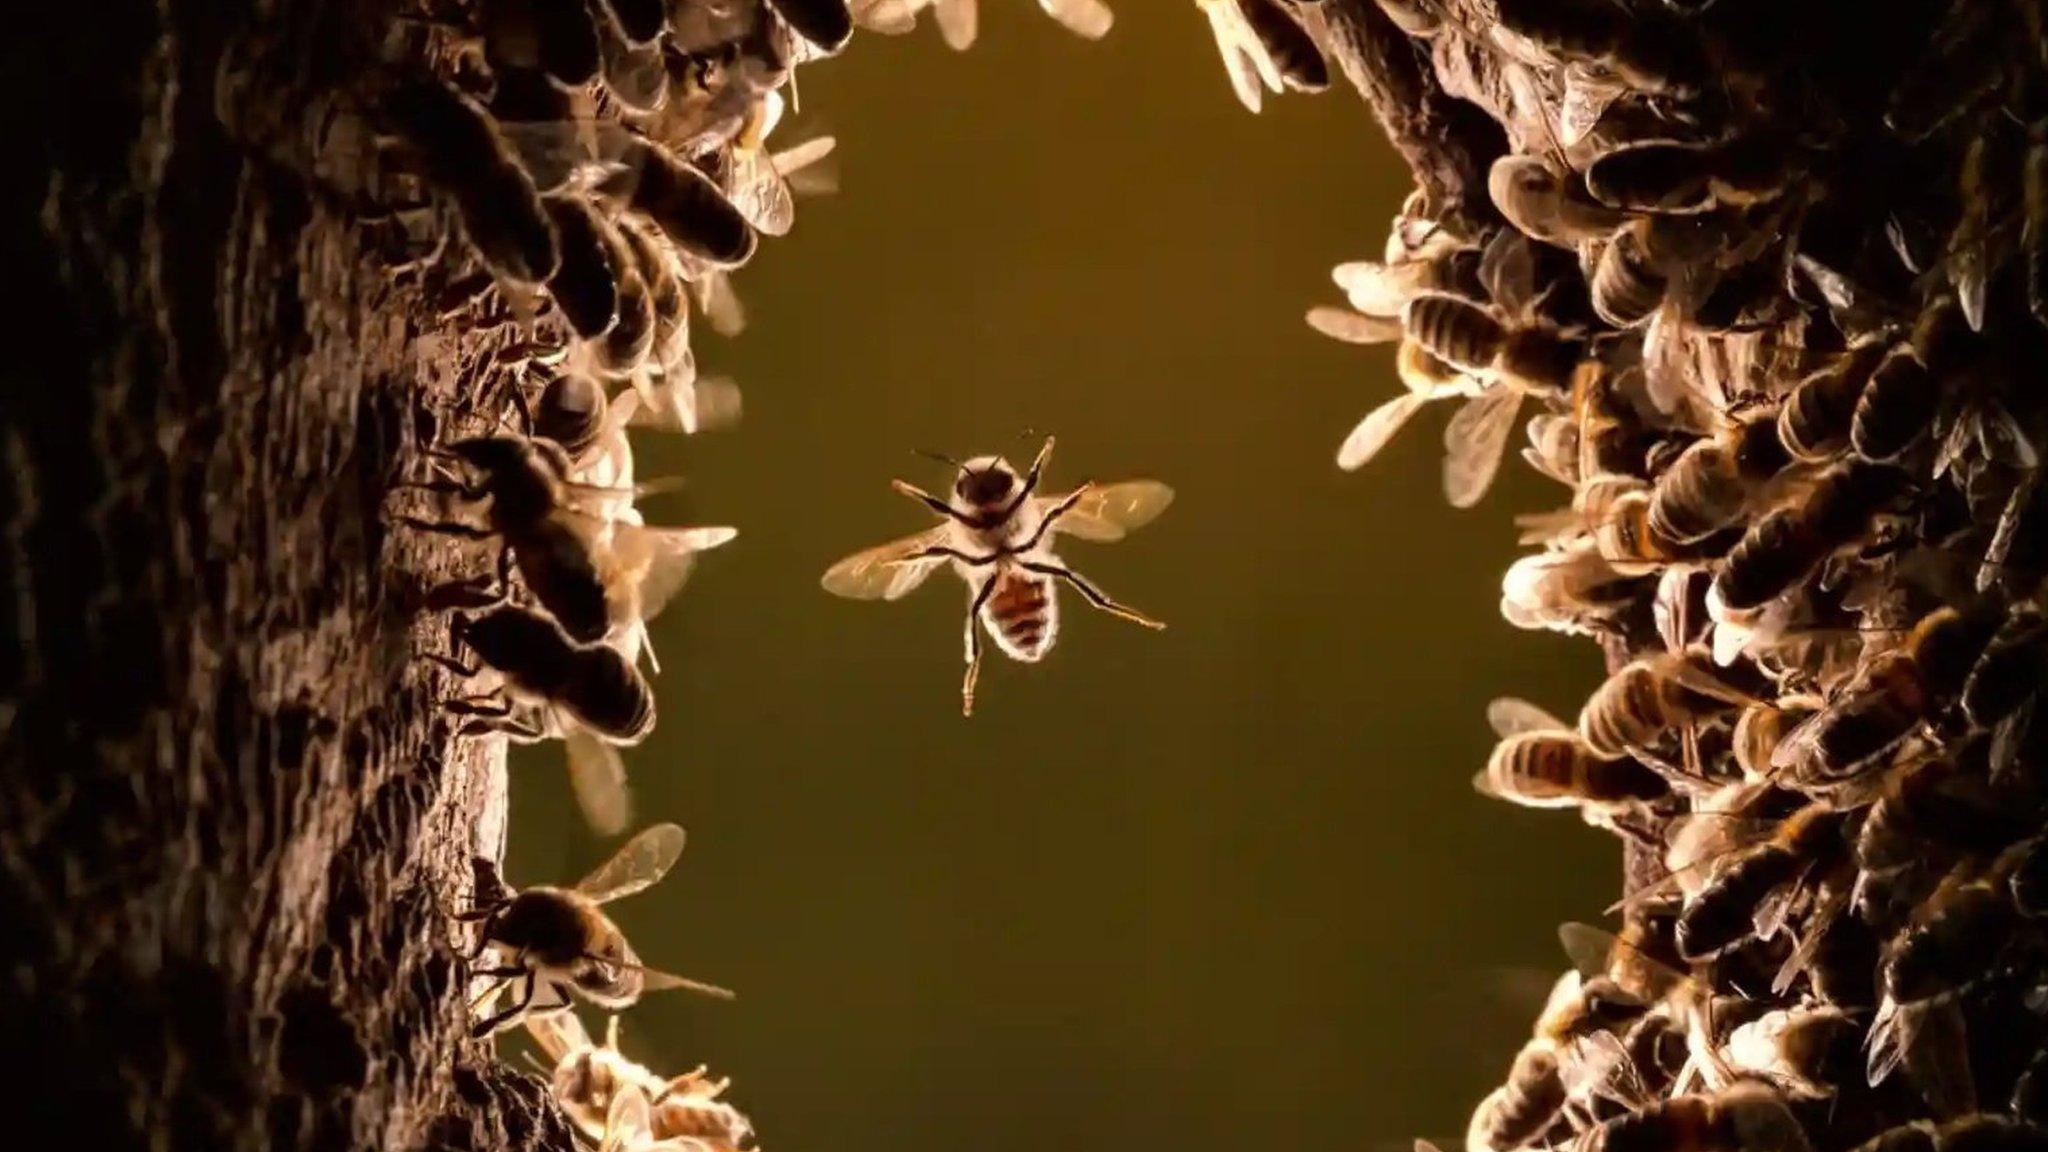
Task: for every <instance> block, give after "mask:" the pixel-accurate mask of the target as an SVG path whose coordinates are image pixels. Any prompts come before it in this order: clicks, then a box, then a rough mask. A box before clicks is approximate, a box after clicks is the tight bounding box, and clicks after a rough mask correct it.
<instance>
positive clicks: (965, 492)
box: [953, 456, 1017, 508]
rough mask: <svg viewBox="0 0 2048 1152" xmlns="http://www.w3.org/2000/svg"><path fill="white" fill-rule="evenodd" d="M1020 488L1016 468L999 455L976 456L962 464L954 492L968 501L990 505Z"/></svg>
mask: <svg viewBox="0 0 2048 1152" xmlns="http://www.w3.org/2000/svg"><path fill="white" fill-rule="evenodd" d="M1016 490H1017V470H1016V469H1014V468H1012V467H1010V462H1009V461H1008V460H1005V459H1003V458H1002V457H1000V456H977V457H975V458H974V459H972V460H969V461H968V462H967V463H965V464H962V465H961V466H960V478H959V479H958V480H956V481H954V483H953V492H954V494H955V495H957V496H958V497H960V499H961V500H962V501H963V502H965V503H966V504H968V505H970V506H972V507H975V508H987V507H990V506H991V505H996V504H1001V503H1003V502H1004V501H1006V500H1008V499H1009V498H1010V495H1011V493H1013V492H1015V491H1016Z"/></svg>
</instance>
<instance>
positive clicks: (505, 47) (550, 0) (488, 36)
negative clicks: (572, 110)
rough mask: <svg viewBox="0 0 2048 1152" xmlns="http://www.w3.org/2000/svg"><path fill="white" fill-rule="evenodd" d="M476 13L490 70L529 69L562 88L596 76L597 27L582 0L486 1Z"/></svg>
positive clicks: (588, 81) (585, 82)
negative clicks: (480, 23)
mask: <svg viewBox="0 0 2048 1152" xmlns="http://www.w3.org/2000/svg"><path fill="white" fill-rule="evenodd" d="M481 12H482V18H483V47H484V56H485V59H487V60H489V61H490V62H491V65H492V70H493V71H494V72H511V71H516V70H521V69H524V70H528V71H534V72H538V73H541V74H544V75H546V76H548V77H549V78H551V79H553V80H554V81H556V82H558V83H560V84H561V85H563V86H564V87H568V88H578V87H581V86H583V85H585V84H588V83H590V81H591V80H593V79H595V78H596V76H597V70H598V52H599V50H598V42H597V26H596V24H595V23H594V22H593V21H592V19H591V14H590V9H589V8H587V7H586V6H585V5H584V4H583V3H582V0H488V2H487V3H485V4H484V5H483V6H482V9H481Z"/></svg>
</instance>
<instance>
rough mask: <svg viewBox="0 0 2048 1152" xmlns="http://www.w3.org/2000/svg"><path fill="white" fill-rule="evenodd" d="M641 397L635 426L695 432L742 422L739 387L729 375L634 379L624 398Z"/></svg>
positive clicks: (635, 413)
mask: <svg viewBox="0 0 2048 1152" xmlns="http://www.w3.org/2000/svg"><path fill="white" fill-rule="evenodd" d="M633 397H642V398H644V400H645V402H644V403H641V404H640V405H639V406H638V408H637V410H636V411H634V412H633V413H632V418H631V420H630V421H629V422H630V423H632V424H633V425H635V426H638V427H644V428H654V429H658V430H660V431H663V432H681V433H684V434H686V435H694V434H696V433H698V432H704V431H708V430H710V429H714V428H730V427H732V426H733V425H734V424H737V423H739V419H740V412H741V411H742V409H743V404H742V402H741V394H740V386H739V385H738V384H737V383H734V382H733V379H732V377H730V376H694V375H686V374H677V375H673V376H667V375H665V376H662V377H660V378H659V379H656V378H652V377H650V378H648V379H646V380H645V381H644V382H643V381H637V380H636V381H635V382H634V391H632V392H628V393H626V394H625V395H624V396H622V397H621V399H627V398H633Z"/></svg>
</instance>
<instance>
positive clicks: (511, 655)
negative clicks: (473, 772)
mask: <svg viewBox="0 0 2048 1152" xmlns="http://www.w3.org/2000/svg"><path fill="white" fill-rule="evenodd" d="M464 648H467V649H469V650H470V651H471V652H474V653H475V654H476V656H477V658H478V659H480V660H482V661H483V663H484V665H487V666H488V667H489V668H490V669H491V670H492V671H493V672H496V673H497V674H498V678H499V681H500V683H499V686H498V687H497V688H496V689H494V690H492V691H489V692H485V693H483V694H480V695H471V696H460V697H454V698H451V699H449V700H446V701H444V702H443V706H444V707H445V708H446V709H447V710H448V711H450V712H452V713H454V714H456V715H458V716H466V717H468V718H469V719H467V720H466V721H464V723H463V725H462V727H461V728H460V729H459V730H458V732H457V734H458V735H462V736H472V735H482V734H485V733H500V734H503V735H505V736H508V737H510V738H511V739H513V740H516V741H519V742H522V743H533V742H537V741H540V740H544V739H548V738H549V737H560V738H561V740H562V743H563V747H564V749H565V750H566V752H567V753H568V759H569V782H570V784H571V785H572V786H573V787H574V790H575V793H576V800H577V804H578V805H579V806H580V807H581V808H582V809H583V814H584V817H585V818H586V819H587V820H588V821H589V822H590V826H591V827H592V828H593V829H595V830H596V831H598V832H600V833H603V834H606V835H610V834H613V833H616V832H618V831H620V830H621V829H623V828H624V827H625V825H626V823H627V821H628V820H630V819H631V818H632V801H631V797H630V795H629V793H628V791H627V788H626V765H625V761H624V759H623V758H622V757H621V756H620V755H619V748H620V747H627V746H631V745H634V744H638V743H639V742H640V741H642V740H645V739H646V738H647V735H648V733H650V732H652V731H654V722H655V707H654V689H653V688H652V687H650V686H649V685H648V683H647V680H646V678H645V677H643V676H642V675H641V674H640V671H639V669H638V668H636V667H635V666H634V660H633V658H632V657H630V656H628V655H626V654H625V653H623V652H621V651H619V650H618V649H615V648H613V647H611V646H609V645H604V644H593V645H588V646H579V645H576V644H572V643H570V642H569V640H568V638H567V637H565V636H563V635H562V632H561V629H559V628H557V627H555V625H554V622H553V621H551V620H549V619H548V618H547V617H545V616H542V615H540V614H539V613H537V612H531V611H528V610H526V609H524V608H515V607H511V606H509V605H507V606H501V607H497V608H492V609H490V610H488V611H486V612H484V613H483V614H481V615H478V616H454V617H451V618H450V623H449V649H450V654H448V655H442V654H439V653H429V654H428V655H427V658H428V659H429V660H432V661H433V662H434V663H437V664H440V665H441V666H442V667H445V668H447V669H448V670H449V671H451V672H453V673H455V674H456V675H457V676H460V677H462V678H463V679H465V680H468V679H473V678H475V677H476V676H477V675H478V674H479V673H480V672H481V671H482V669H481V668H479V667H478V666H477V665H475V664H470V663H465V662H464V661H462V660H461V659H460V658H459V657H457V656H455V655H453V653H455V652H460V651H461V650H463V649H464Z"/></svg>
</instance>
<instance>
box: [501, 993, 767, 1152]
mask: <svg viewBox="0 0 2048 1152" xmlns="http://www.w3.org/2000/svg"><path fill="white" fill-rule="evenodd" d="M526 1029H527V1031H528V1032H529V1033H531V1034H532V1036H533V1039H534V1042H535V1043H537V1044H538V1045H539V1046H540V1048H541V1051H542V1052H544V1053H545V1054H546V1055H547V1057H548V1059H549V1060H552V1061H553V1062H554V1063H553V1065H552V1066H551V1067H550V1068H549V1069H548V1071H549V1073H550V1077H549V1091H550V1093H551V1094H552V1095H553V1096H554V1098H555V1102H556V1103H558V1104H560V1105H561V1106H562V1110H563V1111H564V1112H565V1113H567V1114H568V1116H569V1119H570V1120H571V1121H572V1122H573V1123H574V1124H575V1125H576V1127H577V1128H578V1129H579V1130H580V1131H582V1133H583V1134H584V1135H585V1136H587V1137H589V1138H590V1139H591V1140H593V1141H602V1140H603V1139H604V1138H605V1136H606V1133H607V1131H609V1130H616V1125H615V1124H614V1123H613V1120H612V1115H613V1114H612V1108H613V1105H614V1104H615V1102H616V1101H617V1100H618V1099H619V1097H620V1096H621V1095H623V1094H627V1093H638V1094H640V1095H641V1096H642V1098H643V1101H644V1103H645V1109H646V1110H645V1113H644V1115H645V1120H644V1123H643V1124H642V1125H641V1126H640V1130H641V1131H644V1132H645V1134H646V1135H647V1136H648V1137H649V1138H650V1139H651V1140H654V1141H657V1142H658V1141H664V1140H685V1141H687V1140H701V1141H707V1142H709V1143H710V1144H712V1145H714V1146H715V1147H716V1148H717V1149H720V1150H726V1149H736V1148H739V1147H741V1146H743V1145H745V1144H747V1143H748V1142H750V1141H751V1140H752V1139H753V1133H754V1126H753V1123H752V1121H750V1120H748V1119H747V1116H746V1114H745V1113H743V1112H741V1111H740V1110H739V1109H737V1108H735V1107H733V1106H732V1105H731V1104H729V1103H727V1102H726V1101H724V1100H722V1099H720V1097H721V1096H723V1095H724V1093H725V1090H726V1089H727V1088H729V1087H730V1086H731V1082H730V1081H729V1080H725V1079H715V1080H714V1079H712V1078H710V1077H709V1076H706V1075H705V1070H704V1069H703V1068H702V1067H701V1066H700V1067H698V1068H696V1069H693V1070H692V1071H689V1072H685V1073H683V1074H682V1075H680V1076H672V1077H670V1076H662V1075H660V1074H658V1073H656V1072H655V1071H654V1070H653V1069H651V1068H648V1067H647V1066H646V1065H644V1064H640V1063H638V1062H637V1061H634V1060H629V1059H627V1058H626V1056H625V1054H624V1053H622V1052H620V1051H619V1018H618V1017H617V1016H611V1017H609V1018H608V1019H607V1021H606V1024H605V1039H604V1043H603V1044H597V1043H594V1042H593V1041H592V1040H591V1038H590V1035H589V1033H587V1032H585V1031H584V1029H583V1024H582V1022H581V1021H579V1020H578V1019H577V1018H576V1014H575V1013H574V1012H560V1013H549V1014H543V1015H537V1016H536V1015H531V1014H529V1015H528V1016H527V1017H526ZM627 1107H628V1110H629V1111H633V1110H636V1109H637V1106H634V1105H628V1106H627ZM691 1146H692V1147H694V1146H695V1145H691Z"/></svg>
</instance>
